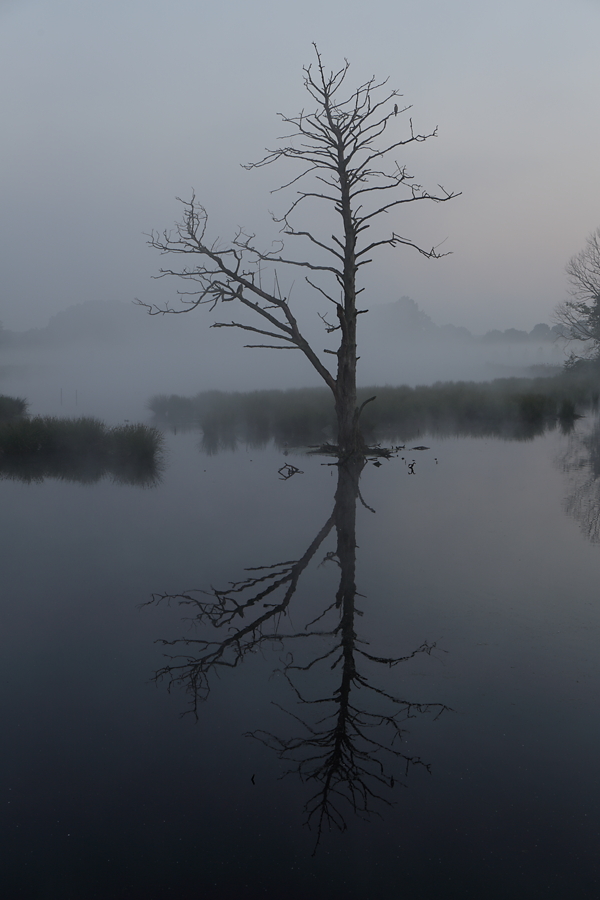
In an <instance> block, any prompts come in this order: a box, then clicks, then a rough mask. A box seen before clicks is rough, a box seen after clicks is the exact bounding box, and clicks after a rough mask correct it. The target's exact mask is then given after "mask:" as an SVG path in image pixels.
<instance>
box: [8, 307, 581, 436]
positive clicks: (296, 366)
mask: <svg viewBox="0 0 600 900" xmlns="http://www.w3.org/2000/svg"><path fill="white" fill-rule="evenodd" d="M173 306H174V308H177V306H176V305H175V303H174V304H173ZM215 318H216V317H215V316H214V315H211V313H210V312H209V310H207V309H198V310H196V311H192V312H190V313H186V314H183V315H166V316H149V315H148V314H147V312H146V311H145V310H144V309H143V308H141V307H138V306H136V305H134V303H122V302H117V301H115V302H112V303H108V302H100V303H86V304H80V305H78V306H75V307H71V308H70V309H69V310H66V311H65V312H64V313H61V314H59V315H57V316H56V317H54V318H53V319H52V320H51V321H50V324H49V325H48V326H46V327H44V328H40V329H38V330H34V331H29V332H24V333H18V332H12V333H8V334H6V333H5V336H4V339H3V340H2V333H1V332H0V391H2V392H3V393H5V394H12V395H16V396H24V397H26V398H27V399H28V400H29V401H30V409H31V411H32V412H35V413H40V414H51V415H69V416H73V415H96V416H100V417H102V418H105V419H106V420H107V421H108V422H118V421H122V420H123V419H132V418H134V417H137V418H139V416H140V415H143V410H144V409H145V405H146V403H147V401H148V399H149V398H150V397H151V396H153V395H154V394H181V395H184V396H185V395H194V394H197V393H198V392H200V391H206V390H213V389H218V390H225V391H228V390H234V391H251V390H260V389H267V388H282V389H285V388H293V387H305V386H307V387H310V386H320V384H321V380H320V378H319V376H318V375H317V374H316V373H315V372H314V371H313V369H312V367H311V366H310V364H309V363H308V362H307V361H306V359H305V358H304V357H303V356H302V355H301V354H300V353H299V352H296V351H288V350H284V351H277V350H264V349H243V345H244V343H247V342H248V341H247V340H245V338H244V334H243V333H241V332H237V331H236V330H235V329H231V330H230V329H224V328H220V329H211V328H210V325H211V323H212V322H213V321H215ZM221 320H222V321H228V319H227V318H226V317H224V318H223V319H221ZM359 325H360V329H359V352H360V354H361V359H360V360H359V363H358V381H359V384H360V385H365V386H366V385H378V384H379V385H383V384H390V385H399V384H408V385H411V386H414V385H417V384H431V383H433V382H436V381H450V380H469V381H471V380H474V381H480V380H491V379H493V378H499V377H510V376H513V375H514V376H524V375H527V374H531V373H530V372H529V371H528V370H529V367H531V366H538V367H552V366H560V365H561V364H562V362H563V360H564V358H565V350H564V346H563V344H562V343H561V342H560V341H557V340H556V339H555V338H554V337H553V336H550V337H547V336H546V337H545V339H542V338H537V339H536V338H534V337H531V338H528V336H527V334H526V333H525V332H520V333H519V334H517V335H516V337H515V339H512V340H511V338H510V336H507V335H506V334H504V335H501V334H500V333H499V334H500V338H501V339H496V340H493V339H487V340H483V339H482V338H481V337H475V336H473V335H470V334H469V333H468V332H467V331H466V329H456V328H454V329H453V328H443V327H439V326H436V325H435V324H434V323H433V322H432V321H431V319H430V318H429V317H428V316H427V315H426V314H425V313H424V312H423V311H422V310H420V309H419V307H418V306H417V304H415V303H414V302H413V301H410V300H408V298H404V300H403V301H397V302H396V303H393V304H384V305H380V306H374V307H373V308H372V309H371V311H370V312H369V314H367V315H364V316H361V318H360V322H359ZM304 327H305V331H306V333H307V335H308V337H309V339H311V341H312V342H313V344H314V346H315V347H316V348H321V347H322V348H325V347H328V348H335V346H336V344H335V340H334V338H335V335H334V337H333V339H332V338H331V337H330V336H328V335H327V334H326V332H325V330H324V328H323V325H322V322H321V321H320V320H319V318H318V315H317V312H316V310H312V312H311V310H310V309H309V311H308V313H306V314H305V323H304ZM492 337H493V336H492ZM331 359H332V360H333V358H331ZM540 371H543V369H540ZM537 374H540V372H538V373H537Z"/></svg>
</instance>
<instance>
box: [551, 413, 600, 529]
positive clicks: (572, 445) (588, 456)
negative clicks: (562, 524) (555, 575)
mask: <svg viewBox="0 0 600 900" xmlns="http://www.w3.org/2000/svg"><path fill="white" fill-rule="evenodd" d="M558 463H559V466H560V468H561V469H562V471H563V472H565V473H566V474H568V475H569V476H570V481H571V491H570V493H569V495H568V496H567V498H566V499H565V504H564V506H565V512H566V513H567V515H569V516H572V517H573V518H574V519H575V520H576V521H577V522H578V523H579V526H580V527H581V530H582V531H583V532H584V534H586V535H587V537H588V538H589V540H590V541H592V543H600V423H599V422H598V421H596V422H595V423H594V425H593V427H592V429H591V430H590V431H589V432H588V433H585V432H584V433H581V432H580V431H575V432H572V434H571V437H570V440H569V445H568V448H567V451H566V453H564V454H563V455H562V456H561V457H560V458H559V460H558Z"/></svg>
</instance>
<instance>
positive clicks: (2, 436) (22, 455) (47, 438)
mask: <svg viewBox="0 0 600 900" xmlns="http://www.w3.org/2000/svg"><path fill="white" fill-rule="evenodd" d="M163 443H164V438H163V435H162V433H161V432H160V431H159V430H158V429H156V428H153V427H150V426H148V425H120V426H117V427H114V428H110V427H108V426H107V425H105V424H104V422H101V421H100V420H99V419H94V418H89V417H82V418H79V419H59V418H55V417H51V416H35V417H33V418H23V419H17V420H13V421H10V422H5V423H2V424H1V425H0V477H3V478H12V479H17V480H19V481H25V482H32V481H42V480H43V479H44V478H59V479H61V480H64V481H78V482H83V483H88V484H91V483H94V482H97V481H100V479H102V478H105V477H109V478H110V479H111V480H113V481H114V482H117V483H119V484H132V485H138V486H151V485H153V484H156V483H157V481H158V480H159V478H160V472H161V469H162V454H161V451H162V449H163Z"/></svg>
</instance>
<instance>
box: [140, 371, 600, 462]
mask: <svg viewBox="0 0 600 900" xmlns="http://www.w3.org/2000/svg"><path fill="white" fill-rule="evenodd" d="M599 396H600V373H599V372H598V370H597V368H594V367H584V368H580V369H577V370H573V371H564V372H561V373H560V374H558V375H555V376H552V377H538V378H499V379H496V380H495V381H491V382H438V383H437V384H434V385H428V386H420V387H414V388H413V387H408V386H406V385H403V386H400V387H390V386H384V387H371V388H361V389H360V390H359V402H360V403H362V402H364V401H365V400H368V399H369V398H370V397H376V400H375V401H374V402H371V403H368V404H367V405H366V406H365V408H364V410H363V414H362V420H361V421H362V427H363V432H364V434H365V437H366V438H367V439H368V440H369V442H374V441H381V440H388V441H393V442H404V441H410V440H412V439H413V438H415V437H417V436H418V435H420V434H423V433H426V432H427V433H430V434H463V435H493V436H497V437H504V438H507V439H517V440H518V439H528V438H532V437H534V436H535V435H537V434H541V433H543V432H544V431H545V430H546V429H547V428H549V427H556V426H557V425H559V426H560V427H562V428H563V430H569V428H571V427H572V425H573V422H574V421H575V420H576V419H577V418H578V416H580V415H583V414H584V413H585V411H586V410H588V409H590V408H591V407H595V406H596V405H597V403H598V398H599ZM148 406H149V408H150V409H151V411H152V412H153V413H154V417H155V422H156V423H157V424H160V425H161V426H163V427H164V426H170V427H171V428H173V429H178V428H179V429H181V430H186V429H194V428H199V429H201V431H202V433H203V447H204V449H205V450H207V451H208V452H216V451H218V450H220V449H225V448H234V447H235V446H236V445H237V442H238V441H242V442H245V443H247V444H250V445H252V446H263V445H264V444H266V443H268V441H270V440H274V441H275V443H276V444H278V445H279V446H285V445H288V446H306V445H311V444H317V445H321V444H323V443H324V442H325V441H328V440H330V439H331V438H332V437H333V436H334V435H335V412H334V408H333V404H332V401H331V395H330V393H329V392H328V391H327V389H326V388H300V389H292V390H263V391H252V392H249V393H241V392H238V393H226V392H223V391H204V392H202V393H199V394H197V395H196V396H195V397H182V396H178V395H175V394H173V395H171V396H165V395H159V396H155V397H152V399H151V400H150V401H149V404H148Z"/></svg>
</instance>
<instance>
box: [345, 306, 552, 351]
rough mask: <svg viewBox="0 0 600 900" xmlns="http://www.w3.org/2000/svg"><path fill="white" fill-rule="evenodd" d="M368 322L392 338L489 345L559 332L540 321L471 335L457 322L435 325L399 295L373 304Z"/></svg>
mask: <svg viewBox="0 0 600 900" xmlns="http://www.w3.org/2000/svg"><path fill="white" fill-rule="evenodd" d="M368 323H369V324H368V326H367V325H366V323H365V326H366V329H368V330H369V331H373V332H376V333H377V335H378V336H381V337H383V336H385V337H387V338H392V339H393V340H395V341H403V340H410V341H414V340H415V339H423V340H432V339H437V340H439V339H442V340H451V341H467V342H473V343H480V342H483V343H490V344H498V343H511V344H514V343H521V342H525V341H535V342H537V343H544V342H547V341H555V340H556V338H557V337H560V335H561V330H560V326H558V325H555V326H554V327H552V328H551V327H550V326H549V325H546V324H544V323H543V322H541V323H539V324H538V325H535V326H534V327H533V328H532V329H531V331H519V330H518V329H517V328H507V329H506V330H505V331H499V330H493V331H488V332H486V334H483V335H474V334H473V333H472V332H471V331H469V329H468V328H463V327H460V326H457V325H435V324H434V322H433V321H432V320H431V319H430V317H429V316H428V315H427V314H426V313H425V312H423V310H422V309H420V308H419V305H418V303H416V302H415V301H414V300H412V299H411V298H410V297H400V299H399V300H396V301H395V302H394V303H385V304H382V305H381V306H373V307H372V308H371V309H370V310H369V316H368ZM361 324H362V323H361Z"/></svg>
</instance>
